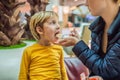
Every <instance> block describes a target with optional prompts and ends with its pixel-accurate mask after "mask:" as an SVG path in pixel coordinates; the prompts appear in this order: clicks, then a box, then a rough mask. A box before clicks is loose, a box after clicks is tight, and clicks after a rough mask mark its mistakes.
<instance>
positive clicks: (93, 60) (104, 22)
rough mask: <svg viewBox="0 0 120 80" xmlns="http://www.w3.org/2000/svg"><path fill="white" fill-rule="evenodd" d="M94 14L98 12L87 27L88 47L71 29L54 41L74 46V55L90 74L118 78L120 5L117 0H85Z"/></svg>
mask: <svg viewBox="0 0 120 80" xmlns="http://www.w3.org/2000/svg"><path fill="white" fill-rule="evenodd" d="M86 4H87V6H88V8H89V10H90V12H91V14H92V15H93V16H99V17H98V18H97V19H96V20H95V21H94V22H93V23H92V24H91V25H90V27H89V29H90V30H91V49H90V48H89V47H88V45H86V44H85V42H84V41H83V40H80V39H79V36H78V35H77V32H76V30H75V29H74V30H73V31H72V33H71V36H70V37H68V38H65V39H63V40H60V41H59V42H58V43H57V44H59V45H62V46H74V47H73V49H72V50H73V52H74V53H75V55H76V56H77V57H78V58H79V59H80V60H81V61H82V62H83V63H84V64H85V65H86V66H87V67H88V69H89V70H90V72H91V73H90V76H93V75H98V76H101V77H102V78H103V80H120V68H119V66H120V7H119V3H118V0H87V3H86Z"/></svg>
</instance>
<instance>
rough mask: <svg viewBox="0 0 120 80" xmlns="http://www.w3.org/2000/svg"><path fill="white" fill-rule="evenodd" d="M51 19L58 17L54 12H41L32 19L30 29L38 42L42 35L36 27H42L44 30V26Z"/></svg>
mask: <svg viewBox="0 0 120 80" xmlns="http://www.w3.org/2000/svg"><path fill="white" fill-rule="evenodd" d="M51 17H58V15H57V14H56V13H55V12H53V11H40V12H37V13H35V14H34V15H33V16H32V17H31V19H30V24H29V27H30V31H31V33H32V35H33V37H34V38H35V39H36V40H39V39H40V35H39V34H38V33H37V31H36V27H41V28H42V29H43V24H44V23H45V22H46V21H47V20H48V19H49V18H51Z"/></svg>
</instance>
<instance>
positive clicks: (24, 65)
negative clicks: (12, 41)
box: [19, 49, 30, 80]
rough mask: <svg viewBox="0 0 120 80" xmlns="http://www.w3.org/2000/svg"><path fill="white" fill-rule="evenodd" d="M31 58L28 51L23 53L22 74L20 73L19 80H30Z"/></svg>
mask: <svg viewBox="0 0 120 80" xmlns="http://www.w3.org/2000/svg"><path fill="white" fill-rule="evenodd" d="M29 63H30V58H29V55H28V51H27V49H25V50H24V51H23V55H22V60H21V65H20V72H19V80H29V76H28V75H29V74H28V72H29V71H28V68H29Z"/></svg>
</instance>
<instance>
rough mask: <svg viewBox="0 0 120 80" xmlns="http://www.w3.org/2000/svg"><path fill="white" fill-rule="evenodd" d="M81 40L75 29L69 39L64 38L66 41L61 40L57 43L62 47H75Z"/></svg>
mask: <svg viewBox="0 0 120 80" xmlns="http://www.w3.org/2000/svg"><path fill="white" fill-rule="evenodd" d="M79 40H80V36H79V34H78V32H77V31H76V30H75V29H73V30H72V31H71V34H70V36H69V37H67V38H64V39H60V40H59V41H58V42H57V43H55V44H58V45H62V46H66V47H67V46H74V45H75V44H76V43H77V42H78V41H79Z"/></svg>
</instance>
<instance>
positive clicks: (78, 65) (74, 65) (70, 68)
mask: <svg viewBox="0 0 120 80" xmlns="http://www.w3.org/2000/svg"><path fill="white" fill-rule="evenodd" d="M65 66H66V70H67V74H68V78H69V80H80V74H81V73H85V75H86V76H87V75H88V74H89V73H88V69H87V68H86V67H85V66H84V64H83V63H82V62H81V61H80V60H79V59H78V58H77V57H65Z"/></svg>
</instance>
